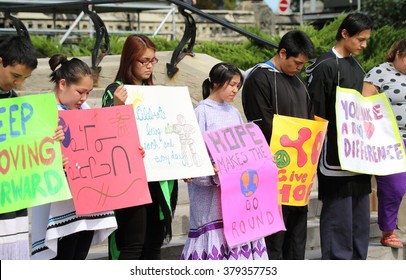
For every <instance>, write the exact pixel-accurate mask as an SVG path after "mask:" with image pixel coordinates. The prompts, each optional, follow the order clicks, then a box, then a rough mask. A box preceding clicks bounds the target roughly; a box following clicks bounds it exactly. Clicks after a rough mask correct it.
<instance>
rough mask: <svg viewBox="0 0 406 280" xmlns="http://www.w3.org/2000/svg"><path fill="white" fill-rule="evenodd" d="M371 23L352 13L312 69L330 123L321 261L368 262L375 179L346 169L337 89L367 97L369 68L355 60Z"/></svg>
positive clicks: (319, 104) (321, 173) (323, 172)
mask: <svg viewBox="0 0 406 280" xmlns="http://www.w3.org/2000/svg"><path fill="white" fill-rule="evenodd" d="M371 31H372V20H371V19H370V18H369V17H367V16H366V15H364V14H361V13H352V14H349V15H347V16H346V17H345V18H344V20H343V22H342V23H341V25H340V27H339V29H338V31H337V35H336V40H337V42H336V44H335V46H334V47H333V48H332V49H331V50H329V51H328V52H326V53H324V54H322V55H321V56H320V57H319V58H318V59H317V61H316V62H315V63H313V64H312V65H311V66H310V67H309V68H308V69H307V74H308V77H309V78H308V83H309V85H308V86H309V93H310V96H311V98H312V100H313V103H314V112H315V114H316V115H318V116H320V117H322V118H324V119H326V120H328V121H329V123H328V129H327V135H326V138H325V141H324V146H323V149H322V152H321V155H320V161H319V165H318V183H319V185H318V188H319V189H318V191H319V199H320V200H321V201H322V202H323V206H322V209H321V216H320V241H321V253H322V259H346V260H351V259H366V258H367V253H368V243H369V227H370V209H369V205H370V202H369V194H370V192H371V176H369V175H365V174H358V173H353V172H350V171H345V170H342V169H341V166H340V161H339V158H338V146H337V129H336V112H335V102H336V87H337V86H340V87H343V88H350V89H355V90H357V91H358V92H362V84H363V79H364V74H365V72H364V69H363V68H362V66H361V65H360V64H359V62H358V61H357V60H356V59H355V58H354V56H353V55H358V54H360V53H361V52H362V50H363V49H364V48H365V47H366V46H367V41H368V39H369V38H370V37H371Z"/></svg>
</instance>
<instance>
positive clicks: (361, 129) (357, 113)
mask: <svg viewBox="0 0 406 280" xmlns="http://www.w3.org/2000/svg"><path fill="white" fill-rule="evenodd" d="M336 112H337V113H336V116H337V117H336V118H337V136H338V138H337V145H338V151H339V153H338V154H339V158H340V164H341V168H342V169H344V170H349V171H353V172H357V173H364V174H372V175H389V174H394V173H400V172H405V171H406V157H405V148H404V145H403V140H402V139H401V136H400V133H399V129H398V127H397V124H396V119H395V116H394V115H393V112H392V109H391V107H390V104H389V101H388V99H387V98H386V95H385V94H377V95H373V96H369V97H363V96H362V95H361V94H360V93H359V92H358V91H356V90H353V89H347V88H340V87H337V96H336Z"/></svg>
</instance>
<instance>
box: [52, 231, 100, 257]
mask: <svg viewBox="0 0 406 280" xmlns="http://www.w3.org/2000/svg"><path fill="white" fill-rule="evenodd" d="M93 234H94V231H93V230H87V231H79V232H75V233H73V234H70V235H67V236H64V237H62V238H59V239H58V254H57V256H56V257H55V258H53V260H85V259H86V257H87V254H88V253H89V249H90V245H91V244H92V239H93Z"/></svg>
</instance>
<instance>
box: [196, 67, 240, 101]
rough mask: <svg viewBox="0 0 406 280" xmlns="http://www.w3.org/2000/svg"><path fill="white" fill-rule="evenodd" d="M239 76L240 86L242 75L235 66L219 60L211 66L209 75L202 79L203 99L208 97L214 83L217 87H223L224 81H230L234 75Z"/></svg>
mask: <svg viewBox="0 0 406 280" xmlns="http://www.w3.org/2000/svg"><path fill="white" fill-rule="evenodd" d="M236 75H238V76H240V79H241V81H240V85H239V88H241V86H242V84H243V82H244V77H243V75H242V73H241V71H240V69H238V68H237V67H236V66H234V65H232V64H230V63H227V62H220V63H217V64H216V65H214V66H213V68H211V70H210V73H209V77H208V78H207V79H206V80H204V81H203V84H202V92H203V99H206V98H207V97H209V95H210V92H211V91H212V90H213V87H214V84H217V85H218V87H220V88H221V87H223V86H224V85H225V84H226V83H228V82H230V81H231V80H232V79H233V77H234V76H236Z"/></svg>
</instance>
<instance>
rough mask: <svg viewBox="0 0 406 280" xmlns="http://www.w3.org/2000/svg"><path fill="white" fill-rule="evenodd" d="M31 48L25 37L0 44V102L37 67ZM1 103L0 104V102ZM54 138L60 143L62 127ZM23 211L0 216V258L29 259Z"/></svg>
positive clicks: (17, 37)
mask: <svg viewBox="0 0 406 280" xmlns="http://www.w3.org/2000/svg"><path fill="white" fill-rule="evenodd" d="M37 65H38V61H37V57H36V54H35V48H34V46H33V45H32V43H31V41H30V39H29V38H28V37H23V36H11V37H8V38H7V39H5V40H4V41H2V42H1V43H0V99H3V98H14V97H17V93H16V92H15V91H14V89H16V88H19V87H20V86H21V85H22V83H23V82H24V80H25V79H26V78H28V77H30V76H31V73H32V71H34V69H35V68H37ZM0 102H1V101H0ZM54 139H55V140H58V141H62V140H63V139H64V134H63V130H62V127H58V128H57V130H56V131H55V135H54ZM28 226H29V223H28V212H27V209H22V210H18V211H15V212H9V213H4V214H0V259H1V260H5V259H20V260H21V259H29V258H30V250H29V240H28V238H29V234H28V232H29V229H28Z"/></svg>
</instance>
